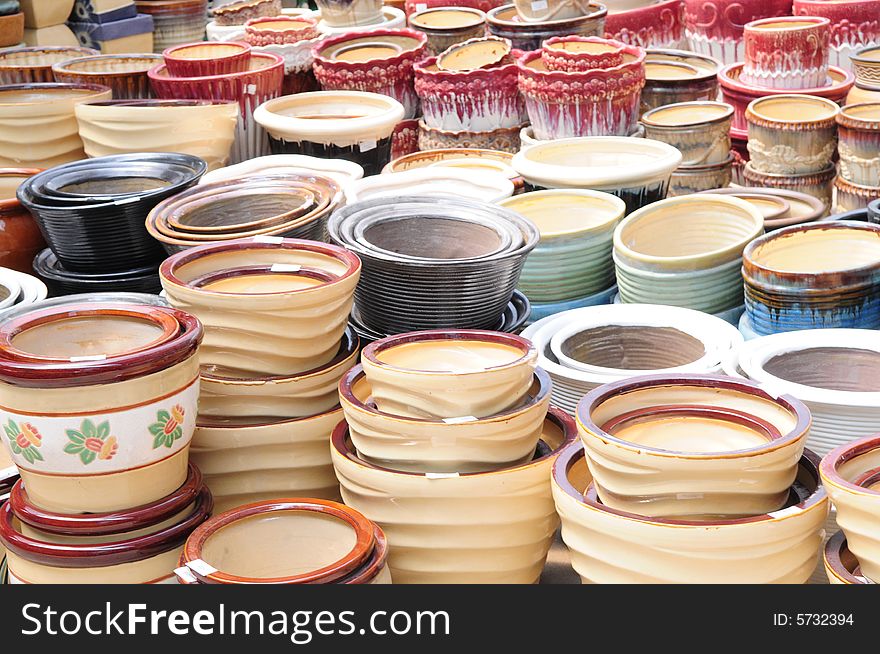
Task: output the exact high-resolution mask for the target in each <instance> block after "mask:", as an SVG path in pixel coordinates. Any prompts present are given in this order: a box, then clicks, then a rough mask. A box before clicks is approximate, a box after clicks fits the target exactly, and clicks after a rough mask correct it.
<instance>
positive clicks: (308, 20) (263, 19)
mask: <svg viewBox="0 0 880 654" xmlns="http://www.w3.org/2000/svg"><path fill="white" fill-rule="evenodd" d="M221 6H222V5H221ZM260 23H303V24H304V25H307V26H309V27H317V26H318V21H317V20H315V19H314V18H313V17H312V16H309V15H306V14H282V15H280V16H258V17H257V18H251V19H250V20H249V21H248V22H246V23H245V24H244V28H245V31H246V30H247V28H248V27H253V26H254V25H259V24H260ZM231 27H236V28H237V27H239V25H232V26H231ZM302 29H303V28H302V27H294V28H291V29H281V30H276V29H270V30H267V31H269V32H279V33H282V34H283V33H284V32H299V31H302ZM257 31H259V30H257ZM307 40H309V41H310V40H311V39H307Z"/></svg>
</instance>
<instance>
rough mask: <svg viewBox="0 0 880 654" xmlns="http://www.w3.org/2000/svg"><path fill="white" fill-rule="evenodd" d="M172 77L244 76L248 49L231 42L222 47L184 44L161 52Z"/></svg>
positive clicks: (221, 45) (245, 45)
mask: <svg viewBox="0 0 880 654" xmlns="http://www.w3.org/2000/svg"><path fill="white" fill-rule="evenodd" d="M162 58H163V59H164V60H165V66H166V68H167V70H168V74H169V76H171V77H212V76H216V75H233V74H235V73H243V72H246V71H247V70H248V68H249V65H250V59H251V47H250V45H248V44H247V43H236V42H234V41H230V42H225V43H214V42H210V41H209V42H207V43H204V42H202V43H187V44H184V45H175V46H172V47H170V48H166V49H165V50H164V51H163V52H162Z"/></svg>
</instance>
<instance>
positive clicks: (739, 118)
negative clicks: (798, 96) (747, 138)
mask: <svg viewBox="0 0 880 654" xmlns="http://www.w3.org/2000/svg"><path fill="white" fill-rule="evenodd" d="M742 72H743V64H741V63H736V64H731V65H729V66H725V67H724V68H722V69H721V71H720V72H719V73H718V83H719V84H720V85H721V95H722V97H723V99H724V101H725V102H727V103H728V104H732V105H733V107H734V113H733V126H732V128H733V129H734V130H741V131H742V132H745V131H746V129H747V127H748V124H747V123H746V107H748V105H749V103H750V102H751V101H752V100H755V99H757V98H763V97H766V96H769V95H780V94H786V93H790V91H789V90H787V89H765V88H762V87H759V86H752V85H749V84H746V83H744V80H743V79H742V78H741V74H742ZM828 77H829V78H830V79H831V81H830V83H828V82H826V83H825V84H823V85H822V86H821V87H818V88H813V89H805V90H801V91H800V93H802V94H804V95H815V96H819V97H822V98H827V99H829V100H833V101H834V102H836V103H837V104H843V103H844V100H846V102H847V103H849V104H852V103H854V102H863V100H850V99H849V98H848V97H847V93H848V92H849V91H850V89H851V88H852V87H853V83H854V81H855V78H854V77H853V74H852V73H850V72H848V71H846V70H843V69H842V68H837V67H835V66H831V67H829V69H828Z"/></svg>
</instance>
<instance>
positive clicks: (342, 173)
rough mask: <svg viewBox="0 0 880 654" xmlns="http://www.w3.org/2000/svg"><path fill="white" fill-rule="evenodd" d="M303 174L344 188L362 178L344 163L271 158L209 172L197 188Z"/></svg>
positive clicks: (299, 157)
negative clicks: (252, 178) (325, 178)
mask: <svg viewBox="0 0 880 654" xmlns="http://www.w3.org/2000/svg"><path fill="white" fill-rule="evenodd" d="M304 171H310V172H313V173H315V174H316V175H320V176H322V177H329V178H331V179H333V180H334V181H336V182H339V183H340V184H347V183H349V182H353V181H356V180H358V179H361V178H362V177H363V176H364V169H363V168H361V167H360V166H358V165H357V164H356V163H352V162H351V161H346V160H345V159H319V158H318V157H307V156H304V155H298V154H274V155H269V156H266V157H258V158H256V159H250V160H249V161H243V162H241V163H239V164H235V165H234V166H226V167H224V168H222V169H220V170H215V171H212V172H209V173H207V174H206V175H205V176H204V177H202V179H201V180H199V184H213V183H214V182H225V181H229V180H237V179H243V178H245V177H262V176H265V177H270V176H274V175H280V174H289V173H302V172H304Z"/></svg>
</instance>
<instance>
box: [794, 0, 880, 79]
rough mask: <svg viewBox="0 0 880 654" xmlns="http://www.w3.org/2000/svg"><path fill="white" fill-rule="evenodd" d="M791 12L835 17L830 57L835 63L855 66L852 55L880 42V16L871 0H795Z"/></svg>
mask: <svg viewBox="0 0 880 654" xmlns="http://www.w3.org/2000/svg"><path fill="white" fill-rule="evenodd" d="M791 13H792V15H794V16H819V17H822V18H827V19H828V20H829V21H831V38H830V41H829V46H830V50H829V61H830V63H831V65H833V66H840V67H842V68H844V69H846V70H852V64H851V62H850V57H851V56H852V55H853V54H854V53H855V52H857V51H858V50H859V49H861V48H863V47H865V46H872V45H880V20H878V17H877V7H876V5H875V4H874V3H873V2H872V1H871V0H838V1H837V2H825V1H823V0H795V1H794V10H793V11H792V12H791ZM779 15H782V14H779Z"/></svg>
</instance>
